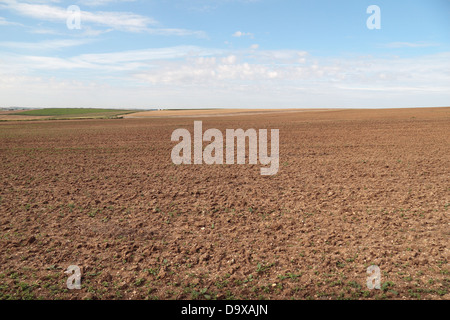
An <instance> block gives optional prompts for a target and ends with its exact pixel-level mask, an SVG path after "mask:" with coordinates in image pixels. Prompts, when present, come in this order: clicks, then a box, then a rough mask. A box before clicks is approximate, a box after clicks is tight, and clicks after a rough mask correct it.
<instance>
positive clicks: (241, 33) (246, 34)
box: [232, 31, 254, 39]
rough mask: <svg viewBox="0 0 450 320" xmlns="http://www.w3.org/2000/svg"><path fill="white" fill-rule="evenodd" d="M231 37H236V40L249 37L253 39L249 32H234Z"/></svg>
mask: <svg viewBox="0 0 450 320" xmlns="http://www.w3.org/2000/svg"><path fill="white" fill-rule="evenodd" d="M232 36H233V37H236V38H241V37H250V38H252V39H253V38H254V35H253V33H250V32H242V31H236V32H235V33H233V35H232Z"/></svg>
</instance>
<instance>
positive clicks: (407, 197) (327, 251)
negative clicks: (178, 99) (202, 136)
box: [0, 108, 450, 300]
mask: <svg viewBox="0 0 450 320" xmlns="http://www.w3.org/2000/svg"><path fill="white" fill-rule="evenodd" d="M194 120H195V119H193V118H192V117H187V118H182V117H174V118H143V119H121V120H84V121H79V120H73V121H72V120H70V121H33V122H3V123H0V160H1V161H0V186H1V188H0V299H38V298H46V299H54V298H61V299H286V300H289V299H446V300H448V299H449V298H450V293H449V284H450V275H449V271H450V270H449V264H448V260H449V248H448V244H449V236H450V224H449V223H450V221H449V206H450V175H449V168H450V134H449V133H450V108H435V109H405V110H330V111H320V112H314V111H299V112H276V113H274V112H272V113H267V114H242V115H238V116H236V115H234V116H227V115H221V116H220V117H214V116H213V115H211V117H202V118H201V119H200V120H202V121H203V128H204V130H206V129H207V128H217V129H220V130H221V131H222V132H225V129H238V128H242V129H249V128H255V129H271V128H272V129H279V130H280V171H279V173H278V175H276V176H272V177H264V176H261V175H260V168H261V166H260V165H219V166H216V165H214V166H207V165H201V166H189V165H181V166H176V165H173V164H172V161H171V158H170V155H171V150H172V148H173V146H174V145H175V143H172V142H171V139H170V138H171V134H172V132H173V131H174V130H175V129H178V128H187V129H189V130H190V131H192V129H193V122H194ZM372 264H375V265H378V266H379V267H380V269H381V284H382V286H381V290H369V289H368V288H367V286H366V279H367V277H368V275H367V274H366V270H367V268H368V267H369V266H370V265H372ZM70 265H78V266H80V267H81V269H82V273H83V278H82V285H83V287H82V289H81V290H78V291H77V290H75V291H69V290H67V288H66V280H67V277H68V276H67V275H66V274H64V271H65V270H66V269H67V268H68V267H69V266H70Z"/></svg>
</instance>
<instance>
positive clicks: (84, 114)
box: [10, 108, 133, 118]
mask: <svg viewBox="0 0 450 320" xmlns="http://www.w3.org/2000/svg"><path fill="white" fill-rule="evenodd" d="M132 112H133V111H130V110H115V109H80V108H72V109H71V108H62V109H59V108H51V109H39V110H30V111H22V112H17V113H12V114H10V115H12V116H26V117H51V118H114V117H117V116H120V115H123V114H128V113H132Z"/></svg>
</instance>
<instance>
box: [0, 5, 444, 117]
mask: <svg viewBox="0 0 450 320" xmlns="http://www.w3.org/2000/svg"><path fill="white" fill-rule="evenodd" d="M71 5H75V6H78V7H79V8H80V10H81V12H80V15H79V17H80V29H70V28H68V26H67V20H68V18H70V17H71V16H70V12H68V11H67V8H68V7H69V6H71ZM370 5H377V6H378V7H379V8H380V9H381V29H379V30H370V29H369V28H368V27H367V25H366V21H367V19H368V18H369V17H370V16H371V14H368V13H367V8H368V7H369V6H370ZM75 14H76V13H75ZM72 17H73V16H72ZM71 21H75V20H71ZM0 35H1V36H0V107H8V106H26V107H107V108H148V109H150V108H214V107H216V108H291V107H298V108H309V107H321V108H324V107H340V108H342V107H350V108H375V107H379V108H387V107H417V106H448V105H450V1H449V0H428V1H425V0H409V1H406V0H400V1H399V0H396V1H392V0H389V1H385V0H375V1H372V0H371V1H366V0H343V1H325V0H318V1H302V0H296V1H288V0H284V1H283V0H277V1H275V0H173V1H167V0H165V1H163V0H150V1H141V0H94V1H87V0H80V1H63V0H37V1H22V0H0Z"/></svg>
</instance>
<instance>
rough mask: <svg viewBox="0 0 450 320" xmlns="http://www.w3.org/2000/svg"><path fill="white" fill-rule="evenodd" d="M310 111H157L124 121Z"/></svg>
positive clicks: (132, 114) (133, 116)
mask: <svg viewBox="0 0 450 320" xmlns="http://www.w3.org/2000/svg"><path fill="white" fill-rule="evenodd" d="M307 111H311V109H298V110H296V109H276V110H274V109H273V110H270V109H202V110H159V111H142V112H135V113H131V114H128V115H125V116H124V118H125V119H134V118H183V117H186V118H191V117H194V118H196V117H222V116H243V115H260V114H269V113H270V114H276V113H284V114H286V113H290V112H296V113H298V112H307ZM314 111H315V112H319V111H326V109H320V110H319V109H315V110H314Z"/></svg>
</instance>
